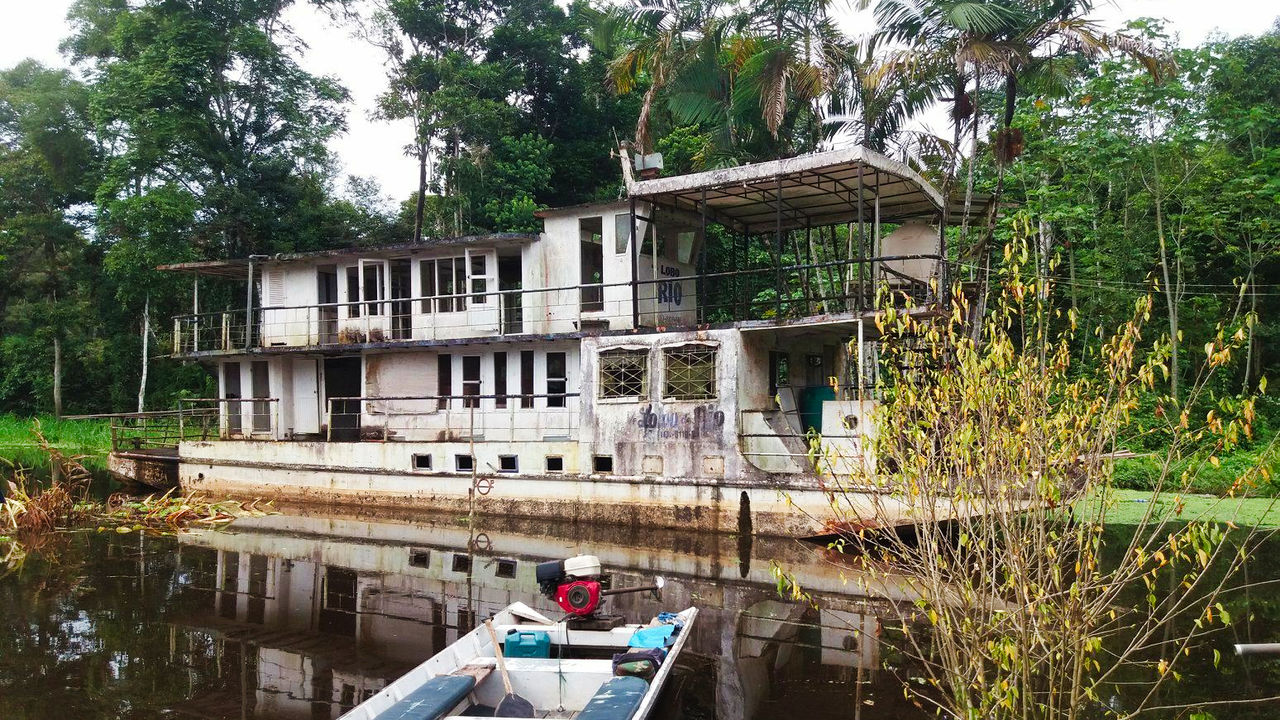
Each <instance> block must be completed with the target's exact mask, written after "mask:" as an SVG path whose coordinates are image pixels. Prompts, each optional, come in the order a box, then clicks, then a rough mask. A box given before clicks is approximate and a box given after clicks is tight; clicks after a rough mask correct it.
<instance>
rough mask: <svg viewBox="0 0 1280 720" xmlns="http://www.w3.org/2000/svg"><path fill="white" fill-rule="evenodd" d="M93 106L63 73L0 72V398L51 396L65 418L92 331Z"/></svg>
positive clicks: (36, 68)
mask: <svg viewBox="0 0 1280 720" xmlns="http://www.w3.org/2000/svg"><path fill="white" fill-rule="evenodd" d="M88 110H89V93H88V91H87V89H86V88H85V87H84V86H83V85H82V84H81V83H79V82H77V81H76V80H75V79H74V78H72V76H71V75H70V73H68V72H66V71H64V70H52V69H49V68H46V67H43V66H42V65H40V64H38V63H36V62H34V61H26V62H23V63H21V64H19V65H18V66H16V67H14V68H13V69H11V70H7V71H4V72H0V277H2V278H3V282H0V312H2V313H3V314H2V315H0V324H2V325H3V328H4V338H3V340H0V395H2V396H4V397H6V398H8V399H9V400H10V401H11V402H14V401H16V402H17V403H19V404H20V405H21V406H23V407H25V408H26V409H35V408H40V407H48V406H47V405H45V402H46V401H45V398H51V399H52V407H53V410H54V412H55V413H56V414H59V415H60V414H61V413H62V409H63V408H62V397H63V393H62V388H63V374H64V367H65V363H64V355H65V349H66V346H67V345H68V344H69V343H71V342H75V341H77V340H79V339H81V338H82V337H83V335H84V333H86V332H88V331H89V330H90V328H89V326H88V318H87V312H86V308H87V305H88V302H89V294H90V286H89V285H88V284H87V280H88V278H86V277H85V273H84V270H85V268H84V265H83V264H84V256H85V249H86V237H85V234H84V232H83V230H84V227H83V224H84V223H83V219H84V218H83V216H82V213H81V212H80V210H81V209H82V208H83V206H84V204H85V203H86V202H88V201H89V200H90V199H91V198H92V196H93V188H94V184H95V179H96V169H97V167H98V159H99V156H98V152H97V148H96V147H95V145H94V142H93V139H92V136H91V132H90V130H91V125H90V123H89V119H88ZM38 363H47V364H46V365H45V366H44V368H39V367H38V366H35V365H36V364H38Z"/></svg>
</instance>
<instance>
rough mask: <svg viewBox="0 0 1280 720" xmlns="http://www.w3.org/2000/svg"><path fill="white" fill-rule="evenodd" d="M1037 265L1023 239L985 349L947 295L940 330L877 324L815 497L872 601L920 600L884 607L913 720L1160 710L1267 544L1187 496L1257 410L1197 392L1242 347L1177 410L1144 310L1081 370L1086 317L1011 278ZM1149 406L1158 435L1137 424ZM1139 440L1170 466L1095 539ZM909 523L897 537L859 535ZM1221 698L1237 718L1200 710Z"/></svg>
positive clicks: (1222, 357)
mask: <svg viewBox="0 0 1280 720" xmlns="http://www.w3.org/2000/svg"><path fill="white" fill-rule="evenodd" d="M1021 230H1022V232H1023V236H1024V237H1025V236H1027V235H1029V228H1027V227H1025V226H1023V227H1022V228H1021ZM1029 258H1030V252H1029V249H1028V247H1027V246H1026V244H1025V243H1021V242H1019V241H1016V240H1015V241H1014V242H1013V243H1012V244H1010V245H1009V246H1008V247H1007V248H1006V249H1005V252H1004V262H1003V266H1002V269H1001V273H1002V274H1001V285H1000V288H999V291H998V293H997V295H998V297H996V298H995V300H994V302H993V303H992V309H991V312H990V313H989V314H988V316H987V318H988V319H987V322H985V323H984V324H983V326H982V328H981V332H980V333H979V334H978V336H977V337H974V335H975V333H974V332H973V325H972V324H971V323H970V318H971V314H972V308H971V307H970V305H969V303H968V301H967V300H966V298H965V297H964V296H963V295H962V294H960V293H956V294H955V295H954V297H953V299H952V300H951V301H950V304H949V305H947V306H945V307H943V308H941V309H940V310H939V311H937V312H921V311H920V310H919V309H909V310H905V311H904V310H903V309H901V306H899V307H898V308H896V309H895V308H894V307H892V306H888V305H886V307H885V308H884V310H883V311H882V312H881V313H880V314H879V316H878V317H877V327H878V328H879V329H880V330H881V332H882V333H883V339H882V343H881V348H880V359H881V371H882V384H881V387H880V392H881V398H880V404H879V407H878V408H877V410H876V413H875V423H874V427H875V433H874V435H871V436H868V437H865V438H864V442H866V443H867V447H866V449H867V451H868V452H867V454H866V456H865V457H864V458H861V459H862V460H863V461H862V462H857V463H852V464H853V465H854V470H853V471H852V472H851V473H846V474H844V475H837V476H835V480H834V481H833V482H832V483H831V484H830V486H829V497H830V500H831V510H832V513H833V515H834V516H835V521H834V522H833V523H832V525H831V526H832V528H833V530H834V531H835V532H836V535H837V539H836V540H835V542H834V543H833V547H835V548H837V549H840V550H842V551H843V552H844V553H845V554H846V555H851V556H854V557H860V558H862V559H863V562H861V563H859V569H860V570H862V571H863V572H861V573H860V574H859V577H861V578H863V579H864V580H863V582H866V583H867V584H868V587H867V588H866V589H867V590H869V591H874V590H875V589H876V586H877V585H879V584H882V583H884V582H886V581H889V580H890V579H891V580H892V582H894V583H897V584H903V585H905V588H904V590H905V593H904V595H905V597H909V598H913V599H914V600H913V601H907V602H901V603H899V604H898V605H897V606H896V612H897V616H896V618H895V622H894V625H895V627H894V628H893V633H892V634H893V635H895V636H897V637H896V638H895V639H896V640H897V641H899V642H900V643H901V644H902V646H903V647H904V648H905V649H906V652H907V653H908V654H909V655H911V656H912V657H913V659H915V660H916V661H918V667H919V668H920V670H919V675H918V677H916V678H914V679H911V678H904V692H906V693H907V694H908V696H909V697H911V698H912V699H913V700H914V701H915V702H916V703H917V704H918V705H920V706H921V707H927V708H931V709H932V710H934V711H936V712H937V713H938V714H939V715H940V716H942V717H947V718H956V719H957V720H972V719H974V718H982V719H983V720H1002V719H1007V720H1074V719H1075V718H1083V717H1115V718H1129V717H1133V716H1135V715H1138V714H1140V713H1144V712H1149V711H1154V710H1161V709H1164V710H1168V709H1171V708H1170V707H1165V706H1164V704H1163V703H1162V701H1161V688H1162V687H1163V686H1165V685H1166V684H1168V683H1170V682H1175V681H1176V680H1177V679H1178V678H1179V676H1180V672H1179V668H1180V666H1181V664H1182V663H1184V662H1186V658H1187V657H1189V656H1190V655H1191V654H1192V653H1195V652H1205V650H1202V649H1200V645H1199V644H1200V643H1201V642H1202V641H1204V640H1205V639H1206V638H1208V637H1211V634H1212V633H1213V632H1214V629H1215V628H1217V627H1221V626H1222V625H1224V624H1226V623H1230V622H1231V620H1232V617H1231V613H1230V609H1229V606H1230V603H1229V602H1228V601H1227V600H1228V595H1229V593H1230V592H1231V591H1232V590H1233V589H1238V588H1239V587H1241V586H1242V585H1244V584H1245V582H1244V581H1242V580H1241V579H1240V578H1239V576H1238V574H1237V572H1236V571H1237V570H1238V569H1239V567H1240V566H1241V564H1242V563H1243V562H1244V560H1245V559H1246V557H1247V555H1248V552H1249V549H1250V548H1251V547H1253V546H1254V545H1255V544H1256V542H1257V540H1258V537H1259V536H1258V535H1257V534H1256V531H1253V530H1250V529H1244V528H1240V527H1238V525H1239V524H1241V523H1240V522H1239V521H1240V520H1241V518H1240V517H1239V516H1238V515H1237V513H1238V512H1240V511H1239V506H1238V505H1231V506H1227V505H1224V506H1223V507H1221V508H1206V507H1203V506H1202V505H1201V506H1192V505H1189V504H1188V503H1186V502H1185V500H1184V498H1185V495H1186V494H1187V492H1188V490H1189V488H1191V487H1193V486H1194V485H1195V482H1196V475H1197V472H1199V471H1200V470H1201V469H1202V468H1205V467H1219V466H1221V464H1222V463H1221V457H1222V456H1223V455H1224V454H1225V453H1227V452H1229V451H1230V450H1231V449H1232V448H1233V447H1235V446H1236V445H1237V444H1239V443H1240V442H1242V441H1243V440H1245V439H1247V438H1249V437H1250V436H1251V435H1252V433H1253V427H1252V423H1253V421H1254V419H1255V402H1256V397H1255V396H1254V395H1239V396H1222V395H1215V394H1213V393H1212V392H1210V391H1209V389H1208V388H1210V387H1212V384H1211V383H1212V380H1213V379H1214V376H1215V374H1217V373H1219V372H1221V371H1222V370H1223V368H1227V367H1229V366H1230V364H1231V362H1232V358H1233V353H1235V352H1236V350H1237V349H1238V348H1239V347H1241V345H1242V344H1244V342H1245V337H1244V335H1243V333H1241V332H1235V333H1229V332H1227V331H1226V330H1224V329H1221V328H1220V329H1219V331H1218V333H1217V335H1216V336H1215V338H1214V340H1213V341H1212V342H1210V343H1208V344H1207V345H1206V346H1205V347H1204V348H1203V353H1204V355H1203V356H1202V368H1201V370H1200V373H1199V376H1198V378H1197V381H1196V382H1195V383H1194V384H1192V386H1191V387H1184V388H1183V389H1182V391H1181V397H1180V398H1175V397H1173V396H1172V395H1171V394H1168V392H1167V390H1164V389H1163V388H1165V387H1166V386H1165V384H1164V381H1165V379H1166V378H1167V372H1168V368H1167V361H1168V359H1169V357H1170V351H1169V344H1168V341H1167V339H1166V338H1158V339H1156V340H1154V341H1152V340H1148V339H1146V338H1145V337H1144V331H1145V328H1146V324H1147V322H1148V321H1149V320H1150V317H1151V314H1152V298H1151V297H1150V296H1148V297H1146V298H1143V299H1141V300H1139V301H1137V302H1136V303H1135V304H1134V305H1133V306H1132V307H1131V317H1130V319H1129V320H1128V321H1127V322H1125V323H1123V324H1122V325H1121V326H1120V327H1119V328H1116V329H1115V330H1114V331H1111V332H1104V331H1102V330H1101V329H1099V330H1098V331H1097V332H1096V333H1095V337H1094V340H1093V342H1092V343H1090V344H1089V345H1088V346H1087V348H1088V349H1086V350H1085V351H1084V352H1086V353H1089V354H1090V357H1088V358H1087V359H1086V361H1084V362H1081V360H1080V358H1079V357H1078V354H1077V353H1078V352H1079V351H1078V346H1077V345H1075V344H1073V342H1072V338H1073V337H1076V332H1077V328H1076V324H1077V321H1078V318H1077V317H1076V316H1075V315H1074V314H1073V313H1072V312H1070V311H1066V312H1061V311H1058V310H1055V309H1054V308H1053V307H1052V306H1051V305H1050V304H1049V302H1048V298H1049V297H1050V293H1049V290H1048V288H1047V287H1046V285H1045V284H1044V281H1043V280H1042V279H1041V277H1042V276H1040V275H1039V274H1038V273H1037V274H1035V275H1028V274H1027V273H1026V272H1024V268H1026V267H1027V262H1028V260H1029ZM1263 390H1265V381H1264V382H1261V383H1259V387H1258V391H1259V392H1261V391H1263ZM1150 403H1154V405H1155V407H1156V408H1157V411H1156V414H1157V417H1159V418H1160V419H1161V420H1162V422H1161V425H1160V427H1158V428H1151V427H1149V426H1144V427H1136V426H1135V424H1134V423H1133V416H1134V413H1135V410H1136V409H1137V408H1139V407H1140V406H1143V405H1144V404H1150ZM1146 432H1160V433H1161V434H1162V435H1164V436H1165V437H1167V438H1168V451H1167V453H1166V454H1165V455H1163V456H1162V457H1161V458H1160V462H1159V467H1158V475H1157V476H1156V477H1154V478H1153V479H1152V482H1151V485H1152V489H1151V490H1150V491H1149V493H1147V495H1146V502H1145V503H1143V504H1144V506H1145V507H1144V511H1143V512H1142V513H1141V514H1140V515H1139V516H1138V517H1135V516H1134V514H1133V513H1132V512H1126V513H1125V517H1124V519H1123V522H1124V523H1125V524H1126V525H1128V526H1129V528H1128V531H1127V532H1124V533H1107V532H1105V531H1106V530H1107V528H1109V527H1114V526H1115V525H1116V524H1117V523H1116V521H1115V520H1114V519H1113V513H1115V511H1116V504H1115V503H1116V494H1115V493H1114V492H1113V487H1114V461H1113V459H1112V457H1113V454H1114V453H1115V452H1116V451H1118V450H1123V449H1124V448H1125V447H1126V446H1134V445H1137V444H1140V442H1141V440H1142V438H1141V437H1137V436H1135V435H1136V434H1140V433H1146ZM813 452H814V457H815V459H816V461H817V462H818V463H819V464H821V465H823V466H824V467H825V468H826V469H827V470H832V469H834V468H837V467H849V465H850V464H851V463H849V462H848V460H849V458H838V457H833V451H832V450H831V446H830V444H826V443H823V442H822V441H821V439H818V438H815V439H814V441H813ZM1275 452H1276V448H1275V446H1274V445H1272V446H1269V447H1267V448H1266V449H1265V451H1264V452H1262V453H1261V454H1260V457H1259V462H1258V463H1257V464H1255V465H1251V466H1249V467H1246V468H1242V469H1241V470H1240V472H1239V473H1238V474H1237V476H1236V478H1235V480H1234V481H1233V482H1232V483H1231V485H1230V487H1229V488H1228V489H1227V491H1226V493H1225V495H1226V498H1227V500H1228V501H1230V500H1231V499H1234V498H1239V497H1244V496H1247V495H1249V494H1250V492H1251V490H1252V488H1254V487H1255V486H1256V485H1257V484H1258V483H1259V481H1261V480H1264V479H1266V478H1267V477H1268V476H1269V472H1270V470H1269V467H1270V465H1271V464H1272V463H1271V460H1272V459H1273V458H1274V455H1275ZM1189 459H1191V460H1194V461H1193V462H1187V461H1188V460H1189ZM868 490H871V491H872V492H870V493H869V494H868V492H867V491H868ZM1130 495H1132V493H1130ZM868 496H869V497H870V498H871V500H870V506H868V505H867V504H866V503H865V498H867V497H868ZM1129 499H1132V498H1131V497H1130V498H1129ZM904 510H905V511H906V512H909V513H910V514H911V515H912V517H913V518H914V519H915V521H916V523H915V524H914V526H913V527H912V528H911V532H890V531H872V530H868V529H867V528H869V527H873V526H874V522H875V519H876V518H877V517H884V516H885V515H887V514H895V515H896V514H901V513H902V512H903V511H904ZM1255 511H1256V508H1255ZM890 574H891V575H892V577H891V578H890ZM793 591H794V588H793ZM1274 699H1275V698H1267V700H1274ZM1228 702H1241V701H1238V700H1206V701H1205V702H1204V703H1203V704H1202V705H1203V706H1212V705H1217V704H1225V703H1228Z"/></svg>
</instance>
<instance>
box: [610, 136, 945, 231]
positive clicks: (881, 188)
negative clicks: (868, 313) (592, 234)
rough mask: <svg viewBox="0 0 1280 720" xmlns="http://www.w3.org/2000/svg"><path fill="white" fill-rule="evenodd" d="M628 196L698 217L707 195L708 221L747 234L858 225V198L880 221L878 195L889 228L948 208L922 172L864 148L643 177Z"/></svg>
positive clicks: (866, 213) (631, 186) (867, 214)
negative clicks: (670, 175) (875, 206)
mask: <svg viewBox="0 0 1280 720" xmlns="http://www.w3.org/2000/svg"><path fill="white" fill-rule="evenodd" d="M859 183H861V190H859ZM628 191H629V193H630V196H631V197H632V198H635V199H638V200H647V201H651V202H653V203H655V204H656V205H659V206H662V207H668V208H675V209H680V210H687V211H690V212H694V213H697V212H701V209H702V204H701V203H702V200H703V198H704V197H705V201H706V210H707V216H708V218H710V219H712V220H714V221H716V222H719V223H721V224H724V225H727V226H729V227H731V228H733V229H736V230H740V231H742V232H746V233H748V234H751V233H763V232H772V231H774V230H776V229H779V226H780V227H781V229H782V230H794V229H797V228H807V227H823V226H827V225H835V224H838V223H844V222H850V221H852V220H856V219H857V217H858V213H857V204H858V199H859V195H861V198H862V205H863V209H864V213H863V217H865V218H867V219H868V220H870V219H871V218H872V217H874V212H875V209H874V203H875V198H876V197H877V196H878V197H879V199H880V219H881V221H883V222H888V223H901V222H906V221H908V220H924V221H936V219H937V218H938V216H939V215H940V212H941V209H942V206H943V198H942V194H941V193H940V192H938V190H937V189H935V188H934V187H933V186H932V185H930V184H929V181H927V180H925V179H924V178H923V177H922V176H921V175H920V174H919V173H917V172H916V171H914V170H912V169H911V168H910V167H908V166H907V165H906V164H904V163H901V162H898V161H896V160H892V159H890V158H888V157H885V156H884V155H881V154H880V153H877V152H874V151H872V150H868V149H867V148H864V147H847V148H840V149H837V150H828V151H826V152H820V153H810V154H807V155H799V156H796V157H792V158H785V159H782V160H770V161H768V162H760V163H752V164H750V165H739V166H737V167H729V168H721V169H718V170H708V171H706V172H700V173H692V174H689V175H676V176H672V177H663V178H655V179H652V180H638V181H634V182H631V183H630V184H629V185H628ZM779 197H780V200H779ZM779 211H780V212H779ZM779 215H780V216H781V217H779Z"/></svg>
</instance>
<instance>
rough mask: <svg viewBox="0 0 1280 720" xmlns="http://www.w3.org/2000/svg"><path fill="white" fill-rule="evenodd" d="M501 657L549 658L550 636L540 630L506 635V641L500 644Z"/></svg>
mask: <svg viewBox="0 0 1280 720" xmlns="http://www.w3.org/2000/svg"><path fill="white" fill-rule="evenodd" d="M502 656H503V657H509V658H549V657H551V636H550V635H548V634H546V633H544V632H542V631H541V630H535V631H530V632H511V633H507V639H506V640H505V641H504V642H503V643H502Z"/></svg>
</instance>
